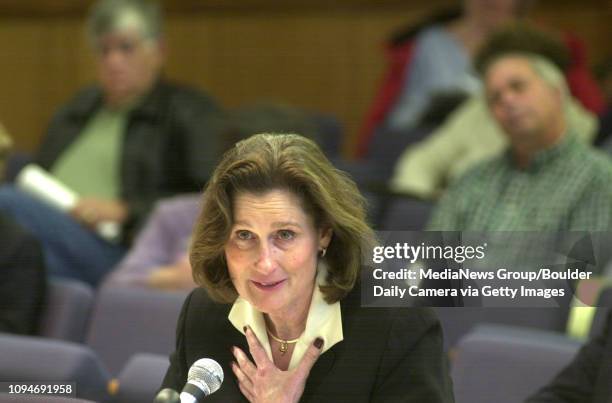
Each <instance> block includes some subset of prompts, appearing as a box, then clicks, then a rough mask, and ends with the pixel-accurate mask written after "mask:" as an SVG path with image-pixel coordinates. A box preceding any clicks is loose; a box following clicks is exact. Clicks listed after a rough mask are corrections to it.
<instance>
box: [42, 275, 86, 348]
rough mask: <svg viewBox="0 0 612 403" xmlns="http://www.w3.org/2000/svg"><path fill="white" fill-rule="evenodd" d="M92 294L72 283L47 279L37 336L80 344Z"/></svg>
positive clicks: (81, 286) (74, 281) (74, 282)
mask: <svg viewBox="0 0 612 403" xmlns="http://www.w3.org/2000/svg"><path fill="white" fill-rule="evenodd" d="M93 301H94V293H93V290H92V289H91V287H89V285H87V284H85V283H82V282H80V281H76V280H69V279H51V280H50V281H49V286H48V287H47V299H46V303H45V307H44V310H43V314H42V317H41V321H40V327H39V332H38V334H39V335H40V336H43V337H50V338H54V339H61V340H68V341H74V342H79V343H80V342H82V341H83V339H84V337H85V330H86V327H87V322H88V320H89V315H90V313H91V308H92V306H93Z"/></svg>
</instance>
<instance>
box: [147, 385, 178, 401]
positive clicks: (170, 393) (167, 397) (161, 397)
mask: <svg viewBox="0 0 612 403" xmlns="http://www.w3.org/2000/svg"><path fill="white" fill-rule="evenodd" d="M180 401H181V399H180V397H179V394H178V392H177V391H176V390H174V389H170V388H165V389H162V390H160V391H159V393H158V394H157V396H155V400H154V401H153V403H180Z"/></svg>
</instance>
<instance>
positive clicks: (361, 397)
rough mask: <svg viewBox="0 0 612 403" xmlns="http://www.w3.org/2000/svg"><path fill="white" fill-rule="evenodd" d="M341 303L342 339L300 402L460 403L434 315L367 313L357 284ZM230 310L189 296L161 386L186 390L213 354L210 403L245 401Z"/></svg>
mask: <svg viewBox="0 0 612 403" xmlns="http://www.w3.org/2000/svg"><path fill="white" fill-rule="evenodd" d="M340 305H341V311H342V327H343V334H344V340H343V341H341V342H340V343H337V344H336V345H334V346H333V347H332V348H330V349H329V350H328V351H326V352H325V353H323V354H322V355H321V356H320V357H319V359H318V360H317V362H316V363H315V365H314V367H313V368H312V370H311V372H310V375H309V377H308V380H307V382H306V387H305V390H304V394H303V395H302V399H301V400H300V401H301V402H317V403H319V402H351V403H358V402H415V403H424V402H427V403H438V402H440V403H441V402H444V403H446V402H453V401H454V399H453V394H452V383H451V380H450V377H449V375H448V367H447V361H446V358H445V355H444V353H443V351H442V331H441V328H440V324H439V322H438V320H437V318H436V317H435V314H434V313H433V311H431V310H430V309H427V308H408V309H386V308H361V307H360V293H359V289H358V287H356V289H355V290H353V291H352V292H351V293H350V294H349V295H348V296H347V297H346V298H345V299H343V300H342V301H341V302H340ZM230 308H231V306H229V305H221V304H215V303H213V302H211V301H210V300H209V299H208V297H207V295H206V292H205V291H204V290H203V289H196V290H194V292H192V293H191V294H190V295H189V296H188V297H187V300H186V301H185V304H184V305H183V309H182V312H181V315H180V318H179V322H178V327H177V339H176V351H175V352H174V353H173V354H172V356H171V358H170V368H169V369H168V372H167V374H166V377H165V379H164V381H163V385H162V388H172V389H175V390H177V391H179V392H180V390H181V389H182V388H183V386H184V384H185V382H186V380H187V372H188V370H189V367H190V366H191V365H192V364H193V363H194V362H195V361H197V360H198V359H200V358H204V357H208V358H212V359H214V360H216V361H217V362H218V363H219V364H221V366H222V367H223V371H224V373H225V380H224V382H223V385H222V386H221V389H220V390H219V391H217V392H216V393H214V394H213V395H211V396H210V397H208V398H207V399H208V400H207V401H210V402H224V403H227V402H245V401H246V399H245V398H244V396H243V395H242V394H241V392H240V390H239V389H238V384H237V382H236V379H235V377H234V374H233V372H232V370H231V367H230V365H229V364H230V362H231V361H232V359H233V356H232V354H231V351H230V348H231V346H234V345H235V346H238V347H240V348H241V349H242V350H243V351H245V352H247V353H248V351H249V350H248V345H247V343H246V339H245V337H244V336H243V335H242V333H240V332H239V331H238V330H236V329H235V328H234V327H233V325H232V324H231V323H230V322H229V320H228V318H227V316H228V313H229V310H230Z"/></svg>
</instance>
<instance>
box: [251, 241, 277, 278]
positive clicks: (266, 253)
mask: <svg viewBox="0 0 612 403" xmlns="http://www.w3.org/2000/svg"><path fill="white" fill-rule="evenodd" d="M255 266H256V267H257V269H258V270H259V271H261V272H263V273H269V272H271V271H272V270H273V269H274V259H273V250H272V245H270V244H269V243H268V242H262V243H261V244H260V246H259V256H258V257H257V263H256V265H255Z"/></svg>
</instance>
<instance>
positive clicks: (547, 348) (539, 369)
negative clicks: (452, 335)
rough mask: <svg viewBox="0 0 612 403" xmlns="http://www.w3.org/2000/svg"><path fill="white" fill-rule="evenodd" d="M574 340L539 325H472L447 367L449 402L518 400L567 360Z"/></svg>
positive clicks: (573, 349) (575, 343)
mask: <svg viewBox="0 0 612 403" xmlns="http://www.w3.org/2000/svg"><path fill="white" fill-rule="evenodd" d="M580 345H581V343H580V342H579V341H576V340H573V339H570V338H567V337H565V336H563V335H560V334H556V333H551V332H545V331H541V330H531V329H519V328H513V327H510V326H493V325H487V326H478V327H477V328H475V329H474V330H473V331H472V332H471V333H469V334H468V335H467V336H465V337H464V338H463V339H461V341H460V342H459V344H458V352H457V356H456V358H455V360H454V362H453V368H452V377H453V384H454V389H455V401H456V402H457V403H490V402H495V403H516V402H522V401H524V400H525V399H526V398H527V397H528V396H529V395H531V394H533V393H535V392H536V391H537V390H538V389H539V388H540V387H542V386H543V385H545V384H546V383H548V382H549V381H550V380H551V379H552V377H553V376H554V375H555V374H557V372H559V371H560V370H561V369H562V368H563V367H564V366H565V365H566V364H568V363H569V362H570V361H571V359H572V358H573V357H574V355H575V354H576V352H577V350H578V348H579V347H580ZM525 374H529V376H525Z"/></svg>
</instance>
